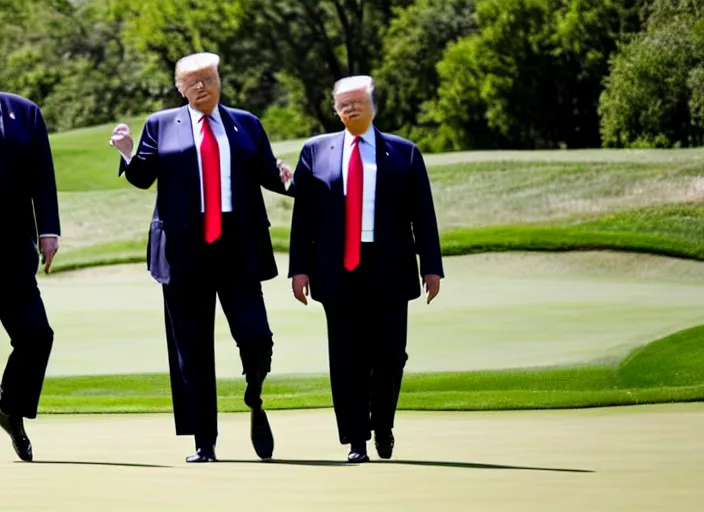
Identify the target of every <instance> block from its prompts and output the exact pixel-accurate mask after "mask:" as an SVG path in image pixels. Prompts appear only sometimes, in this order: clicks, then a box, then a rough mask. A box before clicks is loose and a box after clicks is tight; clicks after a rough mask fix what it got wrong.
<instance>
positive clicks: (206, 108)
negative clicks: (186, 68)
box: [181, 68, 220, 114]
mask: <svg viewBox="0 0 704 512" xmlns="http://www.w3.org/2000/svg"><path fill="white" fill-rule="evenodd" d="M181 83H182V85H181V96H183V97H184V98H187V99H188V103H189V104H190V105H191V106H192V107H193V108H195V109H197V110H200V111H201V112H203V113H205V114H210V113H211V112H212V111H213V110H214V109H215V107H216V106H217V104H218V102H219V101H220V77H219V76H218V72H217V70H216V69H214V68H207V69H202V70H199V71H193V72H189V73H184V74H183V75H181Z"/></svg>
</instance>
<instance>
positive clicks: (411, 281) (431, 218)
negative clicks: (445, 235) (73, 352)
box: [289, 76, 444, 462]
mask: <svg viewBox="0 0 704 512" xmlns="http://www.w3.org/2000/svg"><path fill="white" fill-rule="evenodd" d="M373 91H374V83H373V80H372V78H371V77H368V76H355V77H349V78H345V79H343V80H340V81H339V82H338V83H337V84H335V88H334V90H333V98H334V102H335V109H336V111H337V114H338V116H339V117H340V119H341V120H342V122H343V123H344V125H345V128H346V129H345V130H344V131H342V132H339V133H333V134H326V135H321V136H318V137H315V138H313V139H311V140H309V141H307V142H306V144H305V145H304V146H303V149H302V150H301V155H300V159H299V162H298V165H297V167H296V171H295V173H294V176H295V182H296V198H295V200H294V208H293V218H292V224H291V247H290V263H289V264H290V268H289V277H291V278H292V287H293V294H294V296H295V297H296V298H297V299H298V300H299V301H301V302H302V303H303V304H307V299H306V297H307V296H308V294H309V293H310V296H311V298H312V299H313V300H316V301H318V302H320V303H322V305H323V307H324V309H325V315H326V319H327V329H328V349H329V359H330V383H331V387H332V398H333V404H334V410H335V416H336V419H337V426H338V435H339V440H340V442H341V443H342V444H349V445H350V452H349V454H348V461H349V462H367V461H368V460H369V457H368V455H367V447H366V444H367V441H369V440H370V439H371V432H372V431H374V440H375V445H376V449H377V452H378V454H379V456H380V457H382V458H385V459H386V458H390V457H391V455H392V451H393V447H394V436H393V433H392V429H393V426H394V417H395V412H396V406H397V403H398V396H399V392H400V388H401V380H402V376H403V370H404V367H405V364H406V361H407V359H408V355H407V353H406V331H407V323H408V302H409V301H410V300H413V299H416V298H418V297H420V294H421V290H420V278H421V277H422V279H423V281H424V283H425V287H426V291H427V302H428V303H430V302H431V301H432V300H433V299H434V298H435V296H436V295H437V293H438V292H439V289H440V279H441V278H442V277H444V275H443V266H442V258H441V253H440V241H439V234H438V226H437V220H436V216H435V209H434V205H433V197H432V193H431V187H430V182H429V179H428V173H427V171H426V168H425V164H424V162H423V157H422V155H421V153H420V151H419V150H418V148H417V147H416V146H415V145H414V144H413V143H411V142H409V141H408V140H405V139H402V138H400V137H396V136H394V135H389V134H386V133H381V132H380V131H379V130H378V129H376V127H374V126H373V119H374V116H375V114H376V107H375V105H374V100H373ZM416 254H418V255H419V256H420V269H419V267H418V262H417V260H416Z"/></svg>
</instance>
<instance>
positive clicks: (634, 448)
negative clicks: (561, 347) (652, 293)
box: [0, 404, 704, 512]
mask: <svg viewBox="0 0 704 512" xmlns="http://www.w3.org/2000/svg"><path fill="white" fill-rule="evenodd" d="M270 418H271V421H272V425H273V428H274V431H275V435H276V442H277V447H276V453H275V455H276V457H277V460H276V461H274V462H273V463H269V464H266V463H262V462H259V461H258V460H257V459H256V457H255V455H254V453H253V450H252V448H251V445H250V443H249V438H248V427H249V423H248V416H247V415H244V414H228V415H222V416H221V423H220V432H221V434H220V435H221V440H220V443H219V451H218V455H219V457H220V458H221V459H224V462H222V463H220V464H209V465H187V464H186V463H185V462H183V458H184V456H185V455H187V454H188V453H189V451H190V450H191V448H192V446H191V441H190V439H188V438H176V437H175V436H174V435H173V428H172V422H171V416H170V415H133V416H109V415H104V416H82V417H81V416H42V417H40V418H39V419H38V420H35V421H34V422H31V423H30V424H29V427H28V428H29V432H30V433H31V436H32V439H33V441H34V446H35V452H36V459H37V460H36V462H37V463H35V464H24V463H19V462H15V457H14V453H13V452H12V449H11V447H10V444H9V443H8V442H6V440H5V439H0V441H2V442H1V443H0V500H1V503H2V505H1V507H2V510H3V512H4V511H7V512H23V511H30V510H31V511H52V512H57V511H71V512H75V511H78V510H91V511H100V512H107V511H113V510H114V511H118V510H119V511H133V512H137V511H161V510H163V511H181V510H183V511H193V510H204V511H206V510H207V511H213V512H214V511H228V512H229V511H237V510H239V511H250V510H251V511H255V510H256V511H267V512H269V511H282V512H291V511H321V512H322V511H325V512H333V511H334V512H347V511H390V510H393V511H396V510H399V511H400V510H403V511H416V510H417V511H426V510H427V511H432V512H448V511H468V510H473V511H501V512H508V511H511V512H513V511H524V510H536V511H555V512H557V511H560V512H564V511H570V512H576V511H599V512H604V511H619V512H623V511H634V512H645V511H655V510H672V511H677V512H689V511H692V512H694V511H695V510H701V504H702V503H703V502H704V486H703V485H702V483H703V482H704V436H703V435H702V432H704V404H688V405H661V406H643V407H632V408H612V409H594V410H582V411H549V412H510V413H506V412H497V413H442V414H439V413H401V414H400V415H399V419H398V424H397V429H396V435H397V450H396V453H395V457H394V460H392V461H391V462H385V461H382V462H378V463H376V462H375V463H372V464H367V465H363V466H347V465H345V464H341V463H340V462H339V461H340V460H341V459H342V458H344V456H345V451H344V447H341V446H340V445H338V444H337V440H336V436H335V426H334V421H333V414H332V411H331V410H320V411H305V412H297V411H288V412H286V411H274V412H272V413H270ZM371 453H372V454H373V455H375V454H374V452H373V449H372V452H371Z"/></svg>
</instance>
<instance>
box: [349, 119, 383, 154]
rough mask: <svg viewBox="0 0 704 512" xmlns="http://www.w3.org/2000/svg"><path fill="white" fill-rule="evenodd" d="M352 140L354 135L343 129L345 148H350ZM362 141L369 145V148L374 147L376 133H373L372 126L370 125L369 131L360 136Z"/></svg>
mask: <svg viewBox="0 0 704 512" xmlns="http://www.w3.org/2000/svg"><path fill="white" fill-rule="evenodd" d="M353 140H354V135H352V134H351V133H350V132H349V130H347V129H345V146H350V145H351V144H352V141H353ZM362 140H363V141H364V142H366V143H367V144H369V145H370V146H371V147H373V148H374V147H376V133H374V125H373V124H372V125H370V126H369V129H368V130H367V131H366V132H364V133H363V134H362Z"/></svg>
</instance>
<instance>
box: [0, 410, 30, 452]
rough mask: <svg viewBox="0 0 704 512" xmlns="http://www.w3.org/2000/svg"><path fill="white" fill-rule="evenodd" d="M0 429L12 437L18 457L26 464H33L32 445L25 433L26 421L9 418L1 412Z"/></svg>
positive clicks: (20, 418) (18, 418)
mask: <svg viewBox="0 0 704 512" xmlns="http://www.w3.org/2000/svg"><path fill="white" fill-rule="evenodd" d="M0 427H2V429H3V430H4V431H5V432H7V433H8V434H9V435H10V438H11V439H12V447H13V448H14V449H15V453H17V456H18V457H19V458H20V459H22V460H23V461H25V462H32V459H33V458H34V456H33V455H32V443H31V442H30V441H29V437H27V433H26V432H25V431H24V420H23V419H22V417H21V416H20V417H15V416H8V415H7V414H5V413H4V412H2V411H0Z"/></svg>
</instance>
